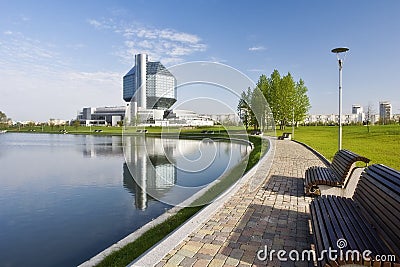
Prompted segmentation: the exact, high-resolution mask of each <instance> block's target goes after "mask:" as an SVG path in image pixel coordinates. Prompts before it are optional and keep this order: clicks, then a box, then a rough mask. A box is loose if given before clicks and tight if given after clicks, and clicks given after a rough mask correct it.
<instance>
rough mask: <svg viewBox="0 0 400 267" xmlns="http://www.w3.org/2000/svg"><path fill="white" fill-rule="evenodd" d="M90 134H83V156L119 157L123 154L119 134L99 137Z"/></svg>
mask: <svg viewBox="0 0 400 267" xmlns="http://www.w3.org/2000/svg"><path fill="white" fill-rule="evenodd" d="M99 139H100V138H99V137H95V136H92V135H87V136H85V142H84V143H83V147H82V149H83V151H82V152H83V156H84V157H88V158H94V157H110V156H115V157H119V156H121V155H122V154H123V149H122V139H121V137H120V136H107V137H104V138H101V140H99Z"/></svg>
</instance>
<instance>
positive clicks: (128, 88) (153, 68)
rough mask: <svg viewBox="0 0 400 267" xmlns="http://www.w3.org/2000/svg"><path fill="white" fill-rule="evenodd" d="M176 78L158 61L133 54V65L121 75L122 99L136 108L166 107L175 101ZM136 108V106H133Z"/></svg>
mask: <svg viewBox="0 0 400 267" xmlns="http://www.w3.org/2000/svg"><path fill="white" fill-rule="evenodd" d="M176 98H177V93H176V79H175V77H174V76H173V75H172V73H171V72H169V71H168V70H167V68H165V67H164V66H163V65H162V64H161V63H160V62H150V61H148V57H147V55H146V54H137V55H135V66H133V68H132V69H131V70H130V71H129V72H128V73H127V74H126V75H125V76H124V77H123V99H124V100H125V101H126V102H132V103H135V105H136V106H137V108H138V109H164V110H165V109H168V108H170V107H171V106H172V105H173V104H174V103H175V102H176ZM135 108H136V107H135Z"/></svg>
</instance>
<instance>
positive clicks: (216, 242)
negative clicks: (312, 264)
mask: <svg viewBox="0 0 400 267" xmlns="http://www.w3.org/2000/svg"><path fill="white" fill-rule="evenodd" d="M313 165H321V166H323V163H322V162H321V161H320V160H319V159H318V158H317V157H316V156H315V155H314V154H313V153H312V152H310V151H309V150H308V149H306V148H305V147H303V146H302V145H300V144H297V143H295V142H291V141H276V151H275V157H274V160H273V164H272V167H271V171H270V173H269V175H268V177H266V179H265V182H264V183H263V185H262V186H261V187H259V188H258V189H257V190H256V191H255V192H249V190H247V188H246V187H248V184H245V185H244V186H243V187H242V188H241V189H240V190H239V191H238V192H237V193H236V194H235V195H233V196H232V197H231V198H230V199H229V200H228V201H227V202H226V203H225V204H224V205H223V208H221V209H219V210H218V211H217V212H216V213H215V214H214V215H213V216H211V218H210V219H209V220H207V221H206V223H204V224H202V225H201V226H200V227H199V228H198V229H194V231H193V232H192V233H191V234H190V235H189V236H188V237H187V238H186V239H184V240H183V241H182V242H181V243H180V244H179V245H178V246H177V247H176V248H175V249H173V250H172V251H170V252H169V253H168V255H167V256H165V257H164V259H163V260H162V261H161V262H159V263H158V264H157V266H250V265H253V266H307V265H308V263H305V262H298V263H296V264H295V263H294V262H289V261H288V262H280V261H278V260H277V259H275V260H274V261H272V262H271V261H268V262H267V261H260V260H258V259H257V256H256V254H257V251H258V250H260V249H262V248H264V246H265V245H267V246H268V249H269V250H271V249H274V250H279V249H285V250H287V251H290V250H292V249H296V250H297V251H301V250H303V249H310V245H311V239H312V237H311V234H310V224H309V216H310V215H309V208H308V204H309V202H310V200H311V199H310V198H308V197H305V196H304V189H303V180H302V178H303V176H304V172H305V170H306V169H307V168H308V167H309V166H313Z"/></svg>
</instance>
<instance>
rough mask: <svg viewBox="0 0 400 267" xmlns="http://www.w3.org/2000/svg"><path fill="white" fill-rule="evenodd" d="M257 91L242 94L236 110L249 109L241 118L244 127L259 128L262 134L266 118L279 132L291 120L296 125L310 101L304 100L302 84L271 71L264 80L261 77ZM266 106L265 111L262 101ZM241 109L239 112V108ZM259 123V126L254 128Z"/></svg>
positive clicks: (306, 110)
mask: <svg viewBox="0 0 400 267" xmlns="http://www.w3.org/2000/svg"><path fill="white" fill-rule="evenodd" d="M257 88H258V89H259V90H250V88H248V90H247V92H243V93H242V95H241V99H240V101H239V105H238V110H243V108H244V107H245V108H246V109H250V111H249V112H247V115H248V117H245V116H243V114H239V115H241V118H242V121H243V123H245V125H246V126H247V125H252V126H253V127H254V128H255V129H256V128H258V127H260V128H261V129H262V130H264V127H265V125H264V123H265V122H266V121H268V120H269V119H270V118H266V116H267V117H268V116H269V114H270V113H272V115H273V118H274V120H275V123H276V124H279V125H280V128H281V129H284V128H285V126H286V125H287V124H288V123H289V122H292V120H294V122H295V123H296V125H297V124H298V122H301V121H303V120H304V119H305V117H306V116H307V113H308V111H309V109H310V107H311V106H310V100H309V98H308V96H307V91H308V90H307V87H306V86H305V84H304V81H303V80H302V79H300V80H299V81H298V82H295V81H294V79H293V77H292V75H291V74H290V73H288V74H287V75H285V76H281V75H280V73H279V72H278V71H277V70H274V71H273V72H272V74H271V76H270V77H269V78H268V77H267V76H266V75H264V74H263V75H261V76H260V78H259V80H258V82H257ZM263 97H265V99H266V100H267V102H268V105H269V108H268V107H267V106H266V105H265V102H263V101H261V100H262V98H263ZM239 107H241V108H239ZM259 122H261V123H262V124H263V125H258V124H259Z"/></svg>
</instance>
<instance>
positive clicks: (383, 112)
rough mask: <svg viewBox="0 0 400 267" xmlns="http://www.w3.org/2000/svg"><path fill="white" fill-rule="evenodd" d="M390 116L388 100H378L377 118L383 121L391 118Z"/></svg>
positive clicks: (390, 109)
mask: <svg viewBox="0 0 400 267" xmlns="http://www.w3.org/2000/svg"><path fill="white" fill-rule="evenodd" d="M391 118H392V104H390V102H389V101H381V102H379V119H380V120H382V122H383V123H386V122H387V121H389V120H391Z"/></svg>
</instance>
